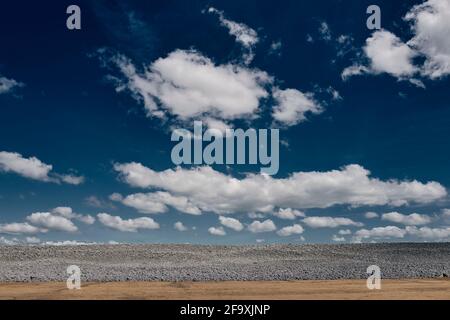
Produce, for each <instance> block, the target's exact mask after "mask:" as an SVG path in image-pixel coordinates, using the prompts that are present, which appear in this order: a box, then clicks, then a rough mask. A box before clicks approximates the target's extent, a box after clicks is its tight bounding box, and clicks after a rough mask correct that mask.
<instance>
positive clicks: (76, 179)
mask: <svg viewBox="0 0 450 320" xmlns="http://www.w3.org/2000/svg"><path fill="white" fill-rule="evenodd" d="M58 177H59V178H60V179H61V181H62V182H65V183H67V184H73V185H75V186H77V185H79V184H82V183H84V180H85V178H84V177H83V176H76V175H73V174H61V175H58Z"/></svg>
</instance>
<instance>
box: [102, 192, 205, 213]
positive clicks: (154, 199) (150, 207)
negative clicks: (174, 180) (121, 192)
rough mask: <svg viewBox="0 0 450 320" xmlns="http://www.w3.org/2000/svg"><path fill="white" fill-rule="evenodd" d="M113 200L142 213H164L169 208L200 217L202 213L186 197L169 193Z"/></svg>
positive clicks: (136, 195)
mask: <svg viewBox="0 0 450 320" xmlns="http://www.w3.org/2000/svg"><path fill="white" fill-rule="evenodd" d="M111 198H112V199H116V201H120V202H121V203H122V204H124V205H126V206H128V207H131V208H134V209H136V210H138V211H139V212H141V213H149V214H151V213H164V212H167V211H168V210H169V208H168V206H171V207H173V208H175V209H177V210H178V211H180V212H184V213H188V214H192V215H199V214H201V211H200V209H199V208H198V207H196V206H195V205H193V204H192V203H191V202H190V201H189V199H188V198H186V197H184V196H173V195H171V194H170V193H168V192H162V191H158V192H154V193H135V194H130V195H128V196H126V197H125V198H122V197H118V196H117V194H116V195H115V196H114V195H112V196H111Z"/></svg>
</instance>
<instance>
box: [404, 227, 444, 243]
mask: <svg viewBox="0 0 450 320" xmlns="http://www.w3.org/2000/svg"><path fill="white" fill-rule="evenodd" d="M406 232H408V234H410V235H413V236H416V237H419V238H424V239H429V240H443V239H450V227H446V228H429V227H421V228H417V227H415V226H413V227H411V226H408V227H406Z"/></svg>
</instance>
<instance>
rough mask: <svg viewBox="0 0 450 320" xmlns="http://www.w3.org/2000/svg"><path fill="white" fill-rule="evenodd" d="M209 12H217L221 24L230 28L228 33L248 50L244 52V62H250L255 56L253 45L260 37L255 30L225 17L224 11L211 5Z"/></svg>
mask: <svg viewBox="0 0 450 320" xmlns="http://www.w3.org/2000/svg"><path fill="white" fill-rule="evenodd" d="M208 13H214V14H217V16H218V17H219V21H220V24H221V25H222V26H224V27H225V28H227V29H228V33H229V34H230V35H231V36H233V37H234V38H235V39H236V42H238V43H239V44H241V45H242V46H243V47H244V48H245V49H246V52H245V54H244V57H243V58H244V63H246V64H249V63H250V62H252V60H253V58H254V54H253V50H252V49H253V47H254V46H255V45H256V44H257V43H258V41H259V38H258V34H257V33H256V31H255V30H253V29H252V28H250V27H249V26H247V25H246V24H244V23H239V22H235V21H232V20H229V19H227V18H226V17H225V15H224V13H223V11H219V10H217V9H216V8H213V7H210V8H209V9H208Z"/></svg>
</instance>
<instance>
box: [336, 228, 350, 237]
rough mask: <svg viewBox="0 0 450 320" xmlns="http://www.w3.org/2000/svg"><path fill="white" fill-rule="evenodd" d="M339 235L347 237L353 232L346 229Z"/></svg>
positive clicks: (340, 231)
mask: <svg viewBox="0 0 450 320" xmlns="http://www.w3.org/2000/svg"><path fill="white" fill-rule="evenodd" d="M338 233H339V234H340V235H342V236H345V235H349V234H352V231H351V230H350V229H344V230H339V232H338Z"/></svg>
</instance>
